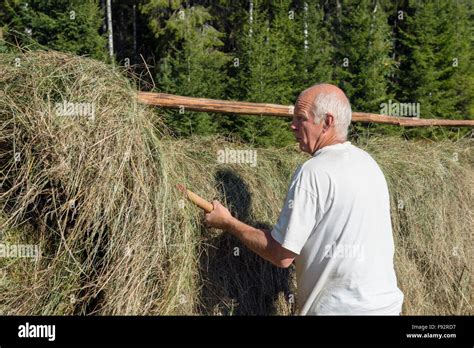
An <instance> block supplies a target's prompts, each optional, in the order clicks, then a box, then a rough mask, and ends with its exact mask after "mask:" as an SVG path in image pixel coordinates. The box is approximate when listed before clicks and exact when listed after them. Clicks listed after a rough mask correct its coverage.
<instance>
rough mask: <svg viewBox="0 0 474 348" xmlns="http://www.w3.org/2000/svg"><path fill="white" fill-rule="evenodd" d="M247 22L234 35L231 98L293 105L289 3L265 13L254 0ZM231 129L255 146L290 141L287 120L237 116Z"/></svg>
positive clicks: (292, 20) (294, 85)
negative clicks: (234, 50) (233, 70)
mask: <svg viewBox="0 0 474 348" xmlns="http://www.w3.org/2000/svg"><path fill="white" fill-rule="evenodd" d="M251 10H252V11H251V12H250V11H249V13H248V21H247V23H246V24H245V25H244V26H243V28H242V30H241V32H240V33H239V35H238V38H239V39H238V40H237V53H236V57H237V58H238V59H239V62H240V63H239V66H238V67H237V70H238V72H237V77H236V79H235V81H234V90H235V91H236V92H235V93H234V95H233V97H234V98H238V99H241V100H246V101H253V102H265V103H279V104H293V103H294V98H295V95H296V90H297V86H296V84H295V81H296V74H295V63H294V61H295V59H294V57H295V55H296V47H295V46H294V45H293V44H290V42H288V38H290V37H292V36H293V35H294V30H295V27H296V26H295V23H294V19H292V18H291V17H290V16H289V10H290V1H280V2H278V4H276V5H275V6H274V8H273V9H272V10H273V13H272V16H273V20H272V21H270V19H271V17H270V15H269V13H268V12H269V11H268V10H267V9H265V8H264V6H263V5H262V4H261V3H259V2H257V1H255V2H254V3H252V8H251ZM234 129H235V130H236V131H237V132H238V134H239V135H240V136H241V137H242V138H243V139H245V140H246V141H250V142H253V143H256V144H259V145H276V146H281V145H286V144H289V143H292V142H294V138H293V135H292V134H291V132H290V130H289V121H288V120H284V119H280V118H271V117H265V116H261V117H255V116H254V117H239V118H237V119H236V120H235V124H234Z"/></svg>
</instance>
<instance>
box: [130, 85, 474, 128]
mask: <svg viewBox="0 0 474 348" xmlns="http://www.w3.org/2000/svg"><path fill="white" fill-rule="evenodd" d="M138 101H139V102H140V103H143V104H149V105H155V106H159V107H163V108H174V109H178V108H183V109H184V110H189V111H201V112H217V113H226V114H240V115H261V116H279V117H293V110H294V107H293V106H292V105H278V104H262V103H249V102H240V101H230V100H218V99H206V98H194V97H184V96H180V95H174V94H165V93H151V92H138ZM352 122H364V123H370V122H371V123H384V124H393V125H398V126H410V127H417V126H452V127H474V120H445V119H416V118H409V117H395V116H389V115H379V114H370V113H364V112H353V113H352Z"/></svg>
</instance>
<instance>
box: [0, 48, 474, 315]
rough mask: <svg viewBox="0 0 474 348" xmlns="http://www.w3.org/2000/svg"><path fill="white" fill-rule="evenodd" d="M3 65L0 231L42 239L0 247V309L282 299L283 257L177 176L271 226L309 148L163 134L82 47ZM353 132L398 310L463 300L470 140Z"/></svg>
mask: <svg viewBox="0 0 474 348" xmlns="http://www.w3.org/2000/svg"><path fill="white" fill-rule="evenodd" d="M18 57H19V58H20V61H19V62H20V64H17V63H18V61H15V58H18ZM0 69H1V70H2V72H3V73H2V75H1V76H0V183H1V184H2V186H1V187H0V214H1V215H0V216H1V217H0V233H1V234H2V240H3V242H4V243H5V244H34V245H39V247H40V250H41V254H42V255H41V257H40V258H38V259H37V260H34V261H32V260H30V259H24V258H0V313H2V314H46V315H52V314H66V315H67V314H138V315H150V314H225V315H239V314H290V313H294V310H295V308H294V307H295V305H294V303H293V301H292V299H293V298H294V296H295V295H296V289H295V288H294V279H293V277H294V275H293V272H292V270H291V269H289V270H282V269H276V268H275V267H273V266H271V265H270V264H269V263H268V262H266V261H263V260H261V259H259V258H258V257H257V256H255V255H253V254H252V253H251V252H249V251H248V250H246V249H245V247H243V246H242V245H241V244H240V243H239V242H238V241H237V240H235V239H233V238H231V237H229V236H228V235H227V234H225V233H222V232H221V231H217V230H207V229H205V228H204V227H203V226H202V224H201V217H202V215H201V212H200V211H199V210H198V209H197V208H195V207H194V206H191V205H190V204H189V203H186V202H183V201H181V200H182V196H181V195H180V193H179V191H177V190H176V189H175V185H176V184H178V183H183V184H186V185H187V186H189V187H190V188H191V189H193V190H194V191H196V192H197V193H199V194H201V195H202V196H204V197H206V198H208V199H209V200H211V199H212V198H219V199H220V200H221V201H224V202H225V203H226V204H227V205H228V206H229V207H230V208H231V210H232V212H233V213H234V214H235V215H237V216H238V217H239V218H241V219H243V220H244V221H247V222H249V223H252V224H254V225H259V226H262V227H265V226H267V227H269V226H271V225H272V224H274V223H275V222H276V219H277V217H278V213H279V210H280V208H281V205H282V204H283V199H284V196H285V193H286V189H287V185H288V183H289V180H290V177H291V174H292V172H293V171H294V170H295V168H296V166H297V165H298V164H300V163H302V162H303V161H305V159H307V157H306V156H304V155H302V154H300V153H299V152H298V151H297V150H296V148H293V147H288V148H283V149H254V148H250V147H249V146H248V145H244V144H239V143H236V142H229V141H226V140H224V139H221V138H217V137H212V138H198V137H195V138H190V139H184V140H183V139H181V140H177V139H173V138H172V137H170V136H169V135H167V132H166V130H165V127H164V126H163V125H162V123H161V119H160V117H159V115H158V114H157V113H156V112H155V111H153V110H151V109H147V108H145V107H143V106H140V105H137V104H136V102H135V91H134V89H133V88H132V87H131V86H130V85H129V83H128V81H127V80H126V79H124V78H123V77H122V76H121V75H120V73H119V72H117V71H114V70H111V69H110V68H108V67H107V66H105V65H103V64H102V63H99V62H95V61H92V60H88V59H84V58H78V57H73V56H69V55H64V54H59V53H52V52H49V53H45V52H39V53H38V52H37V53H28V54H24V55H19V56H11V55H1V56H0ZM65 100H66V101H69V102H74V103H91V104H93V105H94V107H95V118H94V120H91V119H88V118H87V117H65V116H58V115H57V111H56V110H57V109H56V103H61V102H63V101H65ZM358 145H359V146H360V147H362V148H364V149H366V150H367V151H368V152H369V153H371V154H372V155H373V156H374V158H375V159H376V160H377V162H378V163H379V164H380V166H381V167H382V170H383V171H384V173H385V175H386V177H387V181H388V183H389V188H390V194H391V200H392V201H391V203H392V204H391V206H392V220H393V228H394V236H395V241H396V257H395V263H396V270H397V274H398V280H399V285H400V287H401V289H402V291H403V292H404V294H405V303H404V307H403V313H404V314H469V313H471V312H472V306H471V305H470V303H471V302H472V301H471V298H470V296H471V293H470V279H471V267H470V265H471V263H472V259H471V253H470V248H471V246H470V243H471V235H470V233H471V230H472V226H473V221H472V219H473V215H472V213H473V212H472V207H473V206H474V204H473V183H474V180H473V179H474V178H473V170H472V165H473V157H472V150H471V147H472V142H469V141H468V140H463V141H459V142H451V141H444V142H437V143H433V142H420V141H419V142H416V141H410V142H407V141H403V140H401V139H397V138H384V139H376V138H371V139H367V140H359V144H358ZM226 147H227V148H232V149H252V150H256V151H257V166H256V167H251V166H249V165H239V164H220V163H218V161H217V152H218V151H219V150H224V149H225V148H226ZM183 203H184V205H183Z"/></svg>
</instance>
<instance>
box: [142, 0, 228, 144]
mask: <svg viewBox="0 0 474 348" xmlns="http://www.w3.org/2000/svg"><path fill="white" fill-rule="evenodd" d="M151 4H152V3H149V4H148V5H147V6H148V7H147V8H146V12H149V13H150V12H152V7H150V6H151ZM177 5H178V3H176V4H174V11H173V12H172V13H171V15H170V16H169V18H167V19H166V18H163V19H162V21H161V23H160V24H159V23H158V22H155V23H154V24H152V25H151V28H152V29H153V30H154V32H155V35H157V36H164V37H167V38H168V42H167V44H166V46H165V45H163V46H162V47H160V48H161V49H163V48H165V52H166V54H165V55H163V56H162V59H161V61H160V67H159V71H158V76H157V83H158V88H159V89H160V90H161V91H163V92H167V93H173V94H179V95H188V96H194V97H205V98H223V97H224V90H225V88H226V74H225V66H226V65H227V64H229V61H230V57H229V56H228V55H227V54H225V53H223V52H222V51H221V50H220V48H221V47H222V46H223V42H222V41H221V38H222V36H223V35H222V33H220V32H218V31H217V30H216V29H215V28H214V27H213V26H211V25H210V21H211V20H212V16H211V15H210V13H209V11H208V10H207V9H206V8H205V7H202V6H190V7H187V8H186V7H180V5H181V4H180V5H179V6H177ZM156 9H157V8H156V7H154V8H153V10H156ZM182 112H184V113H182ZM168 121H169V124H170V125H171V126H172V128H173V129H174V130H175V131H176V132H178V133H179V134H181V135H188V134H191V133H193V134H203V135H204V134H210V133H214V132H216V130H217V128H218V121H217V120H216V119H213V118H212V117H211V115H209V114H207V113H192V112H188V111H186V110H181V113H180V112H171V113H169V117H168Z"/></svg>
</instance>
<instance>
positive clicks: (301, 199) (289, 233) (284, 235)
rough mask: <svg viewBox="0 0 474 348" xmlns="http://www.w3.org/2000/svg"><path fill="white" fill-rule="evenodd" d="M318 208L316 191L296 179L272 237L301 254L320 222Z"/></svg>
mask: <svg viewBox="0 0 474 348" xmlns="http://www.w3.org/2000/svg"><path fill="white" fill-rule="evenodd" d="M318 209H319V207H318V197H317V195H316V193H313V192H310V191H309V190H307V189H305V188H303V187H302V186H301V185H300V182H299V181H298V179H296V180H294V181H293V182H292V184H291V185H290V188H289V190H288V194H287V196H286V199H285V204H284V205H283V209H282V211H281V213H280V216H279V218H278V222H277V224H276V225H275V226H274V227H273V230H272V232H271V235H272V237H273V238H274V239H275V240H276V241H277V242H278V243H280V244H281V246H282V247H284V248H285V249H288V250H290V251H292V252H294V253H296V254H299V253H300V251H301V249H302V248H303V246H304V245H305V243H306V241H307V240H308V238H309V236H310V234H311V232H312V231H313V230H314V228H315V227H316V225H317V223H318V221H317V220H318V218H317V217H318V216H319V211H318Z"/></svg>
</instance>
